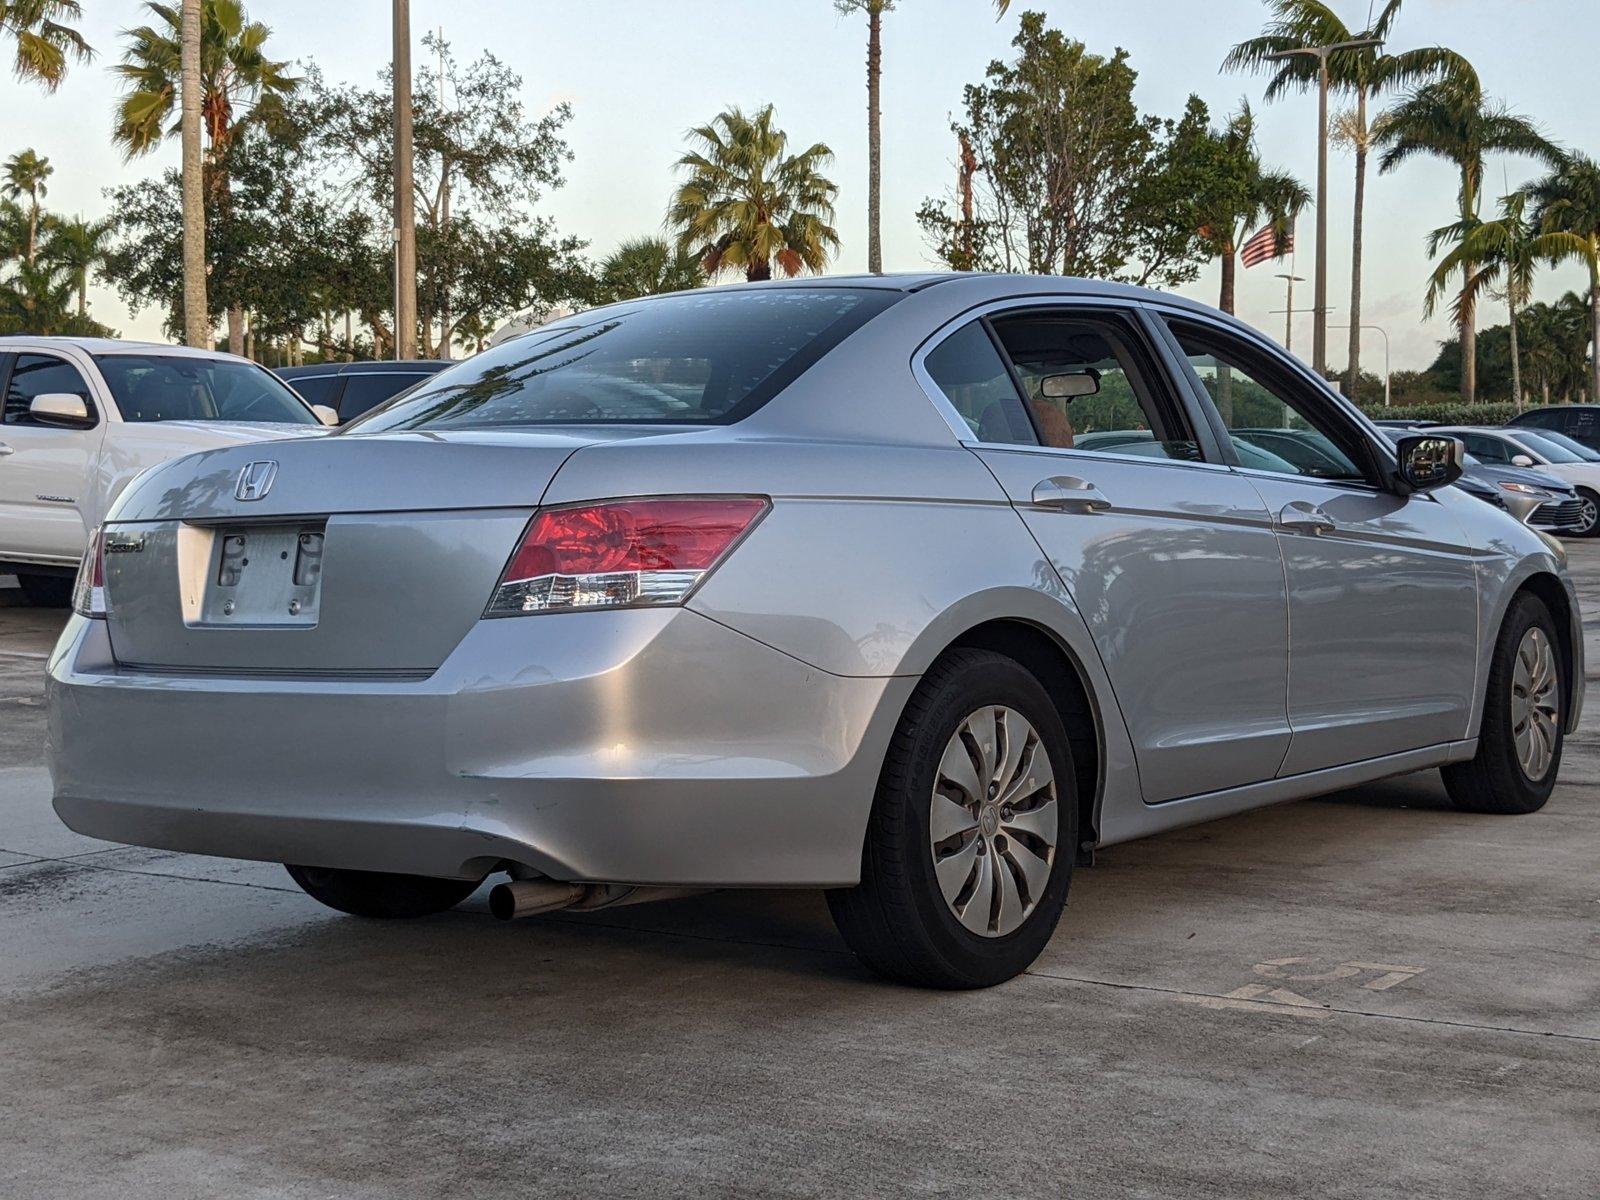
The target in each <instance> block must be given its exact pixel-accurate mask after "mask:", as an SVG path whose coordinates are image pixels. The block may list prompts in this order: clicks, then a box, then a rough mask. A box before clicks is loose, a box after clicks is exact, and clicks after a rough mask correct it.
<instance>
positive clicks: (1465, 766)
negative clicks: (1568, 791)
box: [1440, 592, 1566, 813]
mask: <svg viewBox="0 0 1600 1200" xmlns="http://www.w3.org/2000/svg"><path fill="white" fill-rule="evenodd" d="M1561 671H1562V666H1561V654H1560V643H1559V642H1558V641H1557V640H1556V628H1555V621H1554V620H1553V619H1552V618H1551V616H1550V610H1549V609H1548V608H1546V607H1545V605H1544V602H1543V601H1541V600H1540V599H1539V598H1538V597H1536V596H1531V595H1529V594H1528V593H1526V592H1524V593H1521V594H1520V595H1518V596H1517V597H1516V598H1515V599H1514V600H1512V602H1511V607H1510V608H1509V609H1507V611H1506V617H1505V620H1504V622H1502V623H1501V626H1500V637H1499V640H1498V641H1497V642H1496V643H1495V648H1494V658H1493V659H1492V660H1491V662H1490V665H1489V691H1488V694H1487V695H1486V696H1485V697H1484V704H1483V726H1482V728H1481V729H1480V730H1479V733H1478V753H1477V754H1476V755H1475V756H1474V757H1473V758H1472V759H1471V760H1470V761H1468V762H1464V763H1452V764H1451V765H1450V766H1448V767H1445V768H1444V769H1443V770H1442V771H1441V772H1440V773H1441V774H1442V775H1443V776H1444V786H1445V790H1446V791H1447V792H1449V793H1450V799H1451V801H1452V802H1453V803H1454V804H1455V806H1456V807H1457V808H1460V809H1464V810H1466V811H1467V812H1481V813H1531V812H1537V811H1538V810H1539V809H1541V808H1543V807H1544V804H1545V801H1546V800H1548V799H1550V793H1551V791H1552V790H1553V789H1554V788H1555V785H1556V773H1557V772H1558V771H1559V770H1560V769H1561V749H1562V744H1563V736H1564V735H1563V732H1562V724H1563V720H1564V716H1563V713H1562V697H1563V696H1564V695H1565V694H1566V693H1565V689H1564V688H1563V687H1562V680H1561Z"/></svg>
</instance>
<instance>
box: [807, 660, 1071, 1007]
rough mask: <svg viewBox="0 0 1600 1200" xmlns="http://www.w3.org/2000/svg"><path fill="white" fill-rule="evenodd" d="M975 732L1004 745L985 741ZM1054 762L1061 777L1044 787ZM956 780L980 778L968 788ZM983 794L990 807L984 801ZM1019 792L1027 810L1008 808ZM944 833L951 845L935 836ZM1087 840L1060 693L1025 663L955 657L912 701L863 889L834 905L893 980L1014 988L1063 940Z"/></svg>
mask: <svg viewBox="0 0 1600 1200" xmlns="http://www.w3.org/2000/svg"><path fill="white" fill-rule="evenodd" d="M1024 726H1025V727H1026V729H1025V730H1024ZM974 730H978V731H985V730H992V731H993V734H992V738H990V739H989V740H988V741H987V742H985V743H984V744H983V745H980V744H979V734H975V733H974ZM958 743H959V745H958ZM1017 745H1021V746H1022V749H1021V750H1015V749H1014V747H1015V746H1017ZM963 751H965V764H966V765H965V767H964V768H962V767H961V765H960V764H961V761H962V757H961V756H962V752H963ZM1041 754H1042V755H1043V756H1044V758H1043V764H1045V765H1048V767H1049V769H1050V780H1049V781H1048V782H1047V783H1044V784H1043V785H1042V786H1041V785H1040V779H1041V762H1040V758H1039V756H1040V755H1041ZM986 760H987V761H988V762H992V763H993V764H995V765H994V769H992V770H990V769H988V768H987V767H986V766H985V762H986ZM955 774H963V775H965V777H966V778H967V779H968V780H969V781H970V782H969V784H968V787H967V789H966V790H962V789H961V788H959V787H957V786H956V784H955V783H953V782H952V776H953V775H955ZM985 774H987V775H988V776H989V778H988V779H984V778H983V777H984V775H985ZM996 783H998V784H999V787H998V788H997V787H996V786H995V785H996ZM1030 789H1037V790H1030ZM974 790H976V791H977V792H981V793H985V796H984V798H982V799H974V798H972V796H971V792H972V791H974ZM1007 795H1011V796H1014V797H1015V798H1016V804H1015V806H1011V807H1004V806H1002V804H1001V802H1002V800H1003V799H1004V797H1005V796H1007ZM958 798H959V799H960V800H961V801H962V802H960V803H958V802H957V799H958ZM962 813H965V815H964V816H963V815H961V814H962ZM936 822H937V823H938V824H937V826H936V824H935V823H936ZM1052 826H1053V828H1052ZM957 827H960V831H959V832H950V831H951V830H953V829H956V828H957ZM936 831H937V832H941V833H945V832H949V836H948V837H946V838H945V839H944V840H942V841H935V840H934V839H935V833H936ZM1077 833H1078V801H1077V786H1076V783H1075V776H1074V774H1073V762H1072V749H1071V746H1070V745H1069V743H1068V741H1067V734H1066V730H1065V728H1064V727H1063V725H1062V722H1061V716H1060V714H1059V713H1058V712H1057V711H1056V708H1055V705H1054V704H1053V703H1052V702H1051V700H1050V697H1049V695H1048V694H1047V693H1046V692H1045V690H1044V688H1043V686H1041V684H1040V683H1039V681H1038V680H1037V679H1036V678H1034V676H1033V675H1032V674H1031V673H1029V672H1028V670H1027V669H1026V668H1024V667H1023V666H1022V665H1021V664H1019V663H1018V662H1016V661H1015V660H1013V659H1010V658H1007V657H1005V656H1004V655H1000V654H996V653H993V652H991V651H987V650H965V649H963V650H955V651H952V652H950V653H948V654H946V655H945V656H944V657H943V658H941V659H940V660H939V661H938V662H937V663H936V664H935V665H934V666H933V667H932V668H931V669H930V670H929V671H928V673H927V674H926V675H925V676H924V677H923V678H922V680H921V681H920V682H919V684H918V685H917V689H916V691H915V692H914V693H913V694H912V697H911V699H910V701H909V702H908V703H907V705H906V711H905V713H904V714H903V715H902V717H901V719H900V724H899V726H898V728H897V729H896V730H895V734H894V738H893V741H892V742H891V744H890V747H889V752H888V755H887V757H886V759H885V762H884V766H883V772H882V775H881V776H880V779H879V783H878V790H877V794H876V796H875V798H874V800H873V805H872V814H871V817H870V818H869V820H868V825H867V834H866V843H865V846H864V849H863V853H862V861H861V882H860V884H859V885H858V886H856V887H853V888H838V889H835V890H833V891H830V892H829V893H828V907H829V909H830V910H831V911H832V913H833V918H834V922H835V923H836V924H837V925H838V927H839V932H840V933H841V934H843V935H844V939H845V942H846V943H847V944H848V945H849V946H850V948H851V949H852V950H853V951H855V953H856V955H857V956H858V957H859V958H860V959H861V960H862V962H864V963H865V964H866V965H867V966H868V967H870V968H871V969H872V970H874V971H876V972H878V973H879V974H880V975H884V976H886V977H887V978H889V979H892V980H894V981H896V982H899V983H905V984H910V985H913V986H919V987H933V988H978V987H989V986H992V985H994V984H997V983H1003V982H1004V981H1006V980H1007V979H1010V978H1012V977H1013V976H1015V975H1018V974H1020V973H1021V972H1022V971H1024V970H1026V969H1027V968H1028V966H1029V965H1030V964H1031V963H1032V962H1033V961H1034V959H1036V958H1037V957H1038V956H1039V953H1040V952H1041V951H1042V950H1043V949H1044V947H1045V944H1046V943H1047V942H1048V941H1049V940H1050V936H1051V934H1053V933H1054V932H1055V928H1056V924H1057V922H1058V921H1059V920H1060V918H1061V910H1062V908H1063V906H1064V905H1065V904H1066V900H1067V889H1068V887H1069V886H1070V884H1071V881H1072V867H1073V862H1074V859H1075V856H1076V850H1077ZM1052 839H1053V840H1052ZM936 858H937V859H938V860H939V863H938V865H937V866H936V864H935V860H936ZM984 858H987V859H988V862H987V864H985V863H984V862H983V861H982V860H983V859H984ZM969 863H970V871H971V873H970V874H964V873H965V872H967V871H968V870H969V866H968V864H969ZM1041 864H1044V865H1043V867H1041ZM986 872H987V873H986ZM1030 880H1031V881H1032V885H1031V886H1030V885H1029V881H1030ZM957 881H959V882H957ZM963 895H965V896H966V901H965V904H964V905H962V906H961V910H960V911H959V912H958V905H961V898H962V896H963ZM1011 922H1017V923H1016V924H1014V925H1013V924H1011Z"/></svg>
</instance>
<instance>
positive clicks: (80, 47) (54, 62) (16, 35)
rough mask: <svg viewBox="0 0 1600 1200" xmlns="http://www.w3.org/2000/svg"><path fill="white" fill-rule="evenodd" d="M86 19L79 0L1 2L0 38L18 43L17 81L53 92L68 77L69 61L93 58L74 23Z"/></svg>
mask: <svg viewBox="0 0 1600 1200" xmlns="http://www.w3.org/2000/svg"><path fill="white" fill-rule="evenodd" d="M82 16H83V8H82V6H81V5H80V4H79V3H78V0H0V35H4V36H7V37H10V38H11V39H12V40H13V41H14V42H15V43H16V57H15V59H13V60H12V70H13V71H14V72H15V73H16V76H17V78H18V79H21V80H25V81H27V80H31V81H33V82H35V83H40V84H43V85H44V88H45V90H46V91H51V92H53V91H55V90H56V88H57V87H59V86H60V85H61V81H62V80H63V79H64V78H66V74H67V60H68V59H76V60H77V61H78V62H88V61H89V60H90V59H91V58H93V57H94V51H93V50H92V49H91V48H90V46H89V43H88V42H86V41H84V40H83V35H82V34H81V33H79V32H78V31H77V30H76V29H74V28H72V26H71V24H70V22H72V21H76V20H78V19H79V18H80V17H82Z"/></svg>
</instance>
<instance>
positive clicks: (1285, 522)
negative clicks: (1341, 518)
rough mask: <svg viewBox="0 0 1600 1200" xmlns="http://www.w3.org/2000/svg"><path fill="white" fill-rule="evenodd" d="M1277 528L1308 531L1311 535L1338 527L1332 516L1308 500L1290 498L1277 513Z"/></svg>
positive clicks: (1298, 531) (1292, 531) (1296, 531)
mask: <svg viewBox="0 0 1600 1200" xmlns="http://www.w3.org/2000/svg"><path fill="white" fill-rule="evenodd" d="M1278 528H1279V529H1287V530H1289V531H1290V532H1291V533H1309V534H1311V535H1312V536H1313V537H1315V536H1318V535H1321V534H1324V533H1332V532H1333V531H1334V530H1335V529H1337V528H1339V526H1338V525H1337V524H1335V523H1334V520H1333V518H1332V517H1330V516H1329V515H1328V514H1327V513H1325V512H1323V511H1322V509H1321V508H1320V507H1319V506H1317V505H1315V504H1313V503H1311V501H1309V500H1291V501H1289V503H1287V504H1285V505H1284V506H1283V509H1282V511H1281V512H1279V513H1278Z"/></svg>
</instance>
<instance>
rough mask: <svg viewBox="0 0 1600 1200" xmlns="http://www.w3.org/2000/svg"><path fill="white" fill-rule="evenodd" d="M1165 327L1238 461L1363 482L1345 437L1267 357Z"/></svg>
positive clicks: (1201, 332)
mask: <svg viewBox="0 0 1600 1200" xmlns="http://www.w3.org/2000/svg"><path fill="white" fill-rule="evenodd" d="M1168 324H1169V325H1170V326H1171V328H1172V332H1173V335H1174V336H1175V337H1176V338H1177V339H1178V344H1179V345H1180V346H1182V347H1183V353H1184V355H1185V356H1186V357H1187V358H1188V360H1189V366H1190V367H1191V368H1192V369H1193V370H1194V373H1195V375H1196V376H1197V377H1198V378H1199V380H1200V383H1201V385H1202V386H1203V387H1204V388H1205V390H1206V394H1207V395H1208V396H1209V397H1210V398H1211V403H1212V406H1213V407H1214V408H1215V409H1216V411H1217V414H1218V415H1219V416H1220V417H1221V418H1222V424H1223V425H1224V427H1226V429H1227V430H1228V435H1229V438H1230V440H1231V441H1232V442H1233V448H1234V451H1235V453H1237V454H1238V456H1239V465H1240V466H1242V467H1248V468H1250V469H1251V470H1256V471H1273V472H1276V473H1278V474H1280V475H1309V476H1312V477H1313V478H1316V479H1332V480H1342V481H1349V482H1365V481H1366V478H1367V475H1366V472H1365V471H1363V470H1362V469H1361V467H1359V466H1358V465H1357V458H1356V455H1355V454H1354V453H1352V450H1351V448H1350V447H1349V445H1348V443H1346V444H1343V445H1341V441H1343V440H1344V438H1345V437H1347V436H1348V435H1347V434H1340V433H1339V432H1338V431H1336V430H1332V429H1330V428H1328V427H1325V420H1324V421H1319V420H1318V419H1317V416H1316V404H1315V401H1314V400H1308V398H1307V397H1306V396H1305V395H1304V394H1303V393H1302V391H1301V388H1300V387H1299V386H1298V384H1297V382H1296V381H1294V380H1293V379H1288V378H1284V377H1283V376H1282V375H1281V374H1280V373H1279V372H1278V371H1277V370H1275V369H1274V368H1273V365H1272V363H1271V361H1270V360H1268V359H1266V358H1265V356H1262V355H1259V354H1257V353H1256V352H1254V351H1251V350H1250V349H1248V348H1245V347H1240V346H1238V345H1235V343H1234V342H1233V340H1232V339H1230V338H1226V337H1221V336H1217V335H1214V334H1212V333H1211V332H1210V331H1209V330H1207V329H1203V328H1201V327H1199V326H1192V325H1187V324H1184V323H1182V322H1178V321H1171V322H1168Z"/></svg>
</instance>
